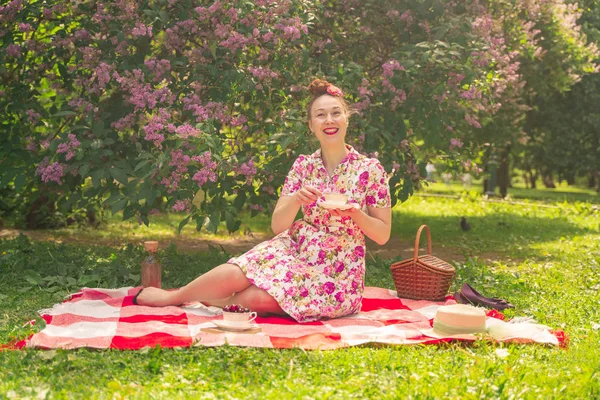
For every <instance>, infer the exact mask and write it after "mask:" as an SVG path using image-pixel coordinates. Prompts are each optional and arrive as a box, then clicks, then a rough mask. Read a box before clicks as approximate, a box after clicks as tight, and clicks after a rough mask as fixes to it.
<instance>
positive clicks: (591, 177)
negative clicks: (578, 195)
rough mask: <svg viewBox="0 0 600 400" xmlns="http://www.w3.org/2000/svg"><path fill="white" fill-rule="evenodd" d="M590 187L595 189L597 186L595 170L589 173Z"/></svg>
mask: <svg viewBox="0 0 600 400" xmlns="http://www.w3.org/2000/svg"><path fill="white" fill-rule="evenodd" d="M588 187H589V188H590V189H593V188H595V187H596V172H595V171H590V172H589V173H588Z"/></svg>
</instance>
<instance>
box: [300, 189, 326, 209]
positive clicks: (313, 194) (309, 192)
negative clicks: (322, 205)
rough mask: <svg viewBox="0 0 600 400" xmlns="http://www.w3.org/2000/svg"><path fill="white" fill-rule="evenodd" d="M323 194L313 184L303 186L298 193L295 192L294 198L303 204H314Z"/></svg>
mask: <svg viewBox="0 0 600 400" xmlns="http://www.w3.org/2000/svg"><path fill="white" fill-rule="evenodd" d="M321 196H323V193H321V192H320V191H319V190H318V189H315V188H314V187H312V186H303V187H302V188H300V189H299V190H298V191H297V192H296V193H294V200H295V201H296V203H298V204H300V205H301V206H305V205H308V204H312V203H314V202H315V201H317V200H319V199H320V198H321Z"/></svg>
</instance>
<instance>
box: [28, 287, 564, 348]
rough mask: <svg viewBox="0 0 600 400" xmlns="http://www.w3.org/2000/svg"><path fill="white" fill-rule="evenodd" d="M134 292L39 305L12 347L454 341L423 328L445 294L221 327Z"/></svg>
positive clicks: (104, 292)
mask: <svg viewBox="0 0 600 400" xmlns="http://www.w3.org/2000/svg"><path fill="white" fill-rule="evenodd" d="M138 291H139V288H131V287H128V288H120V289H89V288H84V289H82V290H81V291H80V292H78V293H76V294H74V295H72V296H71V298H70V299H69V300H67V301H65V302H64V303H61V304H56V305H55V306H54V307H53V308H51V309H47V310H42V311H40V313H41V315H42V317H43V318H44V320H45V321H46V327H45V328H44V329H42V330H41V331H40V332H38V333H36V334H34V335H32V336H31V337H30V338H29V339H28V340H26V341H22V342H21V343H17V346H16V347H33V348H43V349H50V348H62V349H73V348H79V347H88V348H97V349H107V348H113V349H140V348H143V347H148V346H149V347H154V346H156V345H160V346H162V347H189V346H221V345H224V344H229V345H233V346H245V347H269V348H293V347H300V348H303V349H337V348H341V347H348V346H356V345H361V344H365V343H384V344H417V343H428V344H431V343H439V342H447V341H449V340H453V339H455V338H439V337H438V338H435V337H430V336H425V335H424V334H423V333H422V331H425V330H428V329H429V328H431V326H432V318H433V317H434V315H435V312H436V310H437V309H438V307H440V306H442V305H445V304H454V303H455V301H454V299H453V298H452V297H451V296H448V298H447V299H446V301H445V302H431V301H417V300H407V299H399V298H398V297H396V295H395V292H393V291H390V290H387V289H382V288H376V287H367V288H366V289H365V292H364V300H363V304H362V310H361V312H360V313H358V314H354V315H351V316H347V317H344V318H337V319H332V320H323V321H319V322H310V323H303V324H300V323H297V322H295V321H293V320H292V319H290V318H282V317H268V318H261V317H258V318H257V319H256V321H255V322H256V324H257V325H258V326H257V328H256V329H253V330H251V331H247V332H227V331H222V330H220V329H218V328H217V327H216V326H215V325H214V324H213V323H212V322H211V321H213V320H217V319H221V318H222V317H221V316H220V315H218V314H219V313H220V310H219V309H216V308H215V307H208V308H207V307H204V306H200V307H193V305H190V306H184V307H162V308H154V307H145V306H136V305H134V304H133V303H132V298H133V295H135V294H136V293H137V292H138ZM550 336H551V337H552V338H553V339H554V340H552V339H550V340H548V339H547V338H546V340H545V341H542V342H545V343H549V342H554V343H552V344H559V343H558V340H557V339H556V335H550ZM529 339H531V338H529ZM462 340H464V339H462ZM527 341H530V342H531V341H537V342H540V340H535V339H534V340H527Z"/></svg>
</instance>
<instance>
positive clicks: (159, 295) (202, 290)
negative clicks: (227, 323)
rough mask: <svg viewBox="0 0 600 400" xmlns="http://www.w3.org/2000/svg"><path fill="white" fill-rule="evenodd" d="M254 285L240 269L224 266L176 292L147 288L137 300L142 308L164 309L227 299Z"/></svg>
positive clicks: (232, 265)
mask: <svg viewBox="0 0 600 400" xmlns="http://www.w3.org/2000/svg"><path fill="white" fill-rule="evenodd" d="M251 285H252V284H251V283H250V281H248V279H247V278H246V275H244V273H243V272H242V270H241V269H240V267H238V266H237V265H234V264H222V265H219V266H218V267H216V268H213V269H211V270H210V271H208V272H207V273H205V274H203V275H200V276H199V277H198V278H196V279H194V280H193V281H192V282H190V283H188V284H187V285H185V286H184V287H182V288H181V289H179V290H175V291H167V290H163V289H158V288H154V287H147V288H145V289H144V291H143V292H142V293H140V295H139V296H138V298H137V303H138V304H139V305H142V306H152V307H164V306H176V305H179V304H182V303H187V302H192V301H200V302H207V301H210V300H218V299H225V298H227V297H231V295H232V294H233V293H238V292H243V291H244V290H245V289H247V288H248V287H250V286H251Z"/></svg>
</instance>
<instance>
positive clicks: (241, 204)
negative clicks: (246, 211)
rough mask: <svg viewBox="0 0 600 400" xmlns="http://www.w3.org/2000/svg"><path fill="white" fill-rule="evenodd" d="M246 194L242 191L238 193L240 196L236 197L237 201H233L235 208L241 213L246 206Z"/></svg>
mask: <svg viewBox="0 0 600 400" xmlns="http://www.w3.org/2000/svg"><path fill="white" fill-rule="evenodd" d="M246 198H247V196H246V192H243V191H240V192H239V193H238V195H237V196H236V198H235V200H234V201H233V206H234V207H235V208H236V209H237V210H238V211H240V210H241V209H242V207H244V204H245V203H246Z"/></svg>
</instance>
